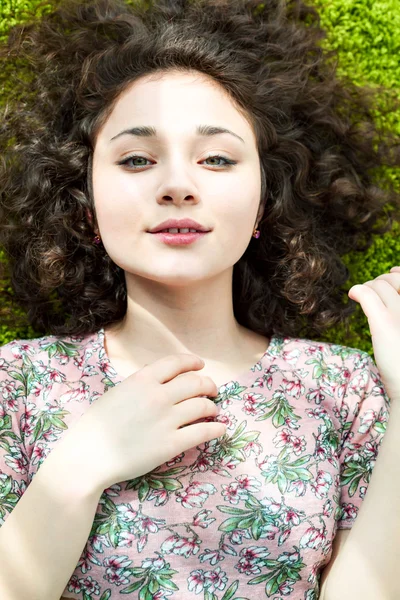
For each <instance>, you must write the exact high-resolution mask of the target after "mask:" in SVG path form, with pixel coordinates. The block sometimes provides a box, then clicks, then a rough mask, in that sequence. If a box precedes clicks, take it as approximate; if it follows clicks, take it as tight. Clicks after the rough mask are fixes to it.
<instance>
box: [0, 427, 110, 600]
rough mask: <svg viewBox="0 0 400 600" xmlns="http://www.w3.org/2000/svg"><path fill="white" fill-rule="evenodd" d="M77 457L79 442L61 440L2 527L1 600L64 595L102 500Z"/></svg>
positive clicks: (52, 599) (54, 599) (55, 598)
mask: <svg viewBox="0 0 400 600" xmlns="http://www.w3.org/2000/svg"><path fill="white" fill-rule="evenodd" d="M70 433H71V432H68V434H70ZM77 458H78V448H77V445H76V443H75V440H73V439H72V437H71V436H68V439H67V437H66V439H65V443H64V440H61V441H60V443H59V446H56V447H55V448H54V449H53V450H52V452H51V453H50V454H49V456H48V457H47V458H46V459H45V461H44V462H43V464H42V465H41V466H40V468H39V470H38V472H37V473H36V475H34V477H33V479H32V482H31V483H30V485H29V486H28V488H27V489H26V491H25V493H24V495H23V496H22V498H20V500H19V501H18V503H17V505H16V507H15V508H14V510H13V511H12V513H11V514H10V515H9V516H8V517H7V519H6V521H5V523H4V524H3V525H2V527H1V528H0V557H1V559H0V598H1V600H27V599H28V598H29V600H59V598H60V597H61V595H62V593H63V591H64V589H65V587H66V585H67V583H68V580H69V579H70V577H71V575H72V573H73V572H74V570H75V568H76V565H77V564H78V561H79V558H80V555H81V553H82V550H83V548H84V546H85V544H86V542H87V539H88V537H89V535H90V530H91V526H92V524H93V520H94V516H95V512H96V508H97V505H98V502H99V498H100V496H101V491H100V490H97V489H94V488H92V487H91V486H90V484H89V481H88V479H87V478H86V477H85V473H84V471H83V469H79V467H78V465H77V464H76V459H77Z"/></svg>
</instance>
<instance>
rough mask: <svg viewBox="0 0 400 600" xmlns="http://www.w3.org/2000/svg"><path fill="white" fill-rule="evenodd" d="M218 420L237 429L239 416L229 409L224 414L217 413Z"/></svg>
mask: <svg viewBox="0 0 400 600" xmlns="http://www.w3.org/2000/svg"><path fill="white" fill-rule="evenodd" d="M216 420H217V421H218V422H219V423H225V425H226V426H227V429H235V426H236V423H237V418H236V417H235V416H234V415H233V414H232V413H230V412H229V411H227V412H225V413H224V414H222V415H221V414H219V415H217V417H216Z"/></svg>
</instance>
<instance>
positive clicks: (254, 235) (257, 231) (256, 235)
mask: <svg viewBox="0 0 400 600" xmlns="http://www.w3.org/2000/svg"><path fill="white" fill-rule="evenodd" d="M260 235H261V231H259V230H258V229H257V228H254V231H253V237H255V238H256V239H258V238H259V237H260Z"/></svg>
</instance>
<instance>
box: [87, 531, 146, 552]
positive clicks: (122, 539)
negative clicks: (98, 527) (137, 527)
mask: <svg viewBox="0 0 400 600" xmlns="http://www.w3.org/2000/svg"><path fill="white" fill-rule="evenodd" d="M147 537H148V536H147V535H144V536H143V535H142V536H141V537H140V538H139V544H138V546H139V550H138V551H139V552H141V549H142V548H144V546H145V545H146V544H147ZM136 539H137V536H136V535H135V534H134V533H131V532H130V531H121V533H120V534H119V539H118V546H126V547H128V548H132V545H133V544H134V542H135V540H136ZM92 545H93V544H92ZM93 547H94V546H93Z"/></svg>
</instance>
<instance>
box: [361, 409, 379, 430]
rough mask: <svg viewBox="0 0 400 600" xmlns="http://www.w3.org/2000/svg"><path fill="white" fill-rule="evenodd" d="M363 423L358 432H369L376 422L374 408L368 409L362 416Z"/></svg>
mask: <svg viewBox="0 0 400 600" xmlns="http://www.w3.org/2000/svg"><path fill="white" fill-rule="evenodd" d="M360 422H361V425H360V427H359V428H358V433H367V432H368V431H370V429H371V427H372V425H374V423H375V422H376V412H375V411H374V410H372V408H370V409H368V410H366V411H365V412H364V413H363V414H362V415H361V416H360Z"/></svg>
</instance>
